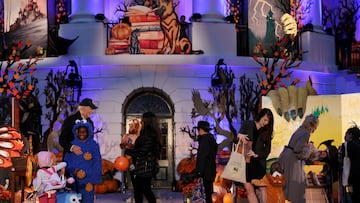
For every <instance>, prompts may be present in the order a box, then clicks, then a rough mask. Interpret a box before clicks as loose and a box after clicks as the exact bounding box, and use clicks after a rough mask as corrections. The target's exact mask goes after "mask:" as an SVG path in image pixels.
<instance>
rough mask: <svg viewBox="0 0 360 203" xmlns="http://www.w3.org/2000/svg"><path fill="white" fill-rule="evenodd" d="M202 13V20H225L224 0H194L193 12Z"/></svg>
mask: <svg viewBox="0 0 360 203" xmlns="http://www.w3.org/2000/svg"><path fill="white" fill-rule="evenodd" d="M194 13H199V14H201V15H202V17H201V21H202V22H225V21H224V1H223V0H207V1H203V0H193V14H194Z"/></svg>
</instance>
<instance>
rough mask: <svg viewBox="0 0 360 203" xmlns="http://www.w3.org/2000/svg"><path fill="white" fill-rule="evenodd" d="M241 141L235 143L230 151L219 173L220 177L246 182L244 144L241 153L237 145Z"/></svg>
mask: <svg viewBox="0 0 360 203" xmlns="http://www.w3.org/2000/svg"><path fill="white" fill-rule="evenodd" d="M240 143H241V142H239V143H238V144H236V145H235V147H234V149H233V150H232V152H231V155H230V159H229V161H228V163H227V164H226V166H225V169H224V171H223V172H222V174H221V177H222V178H225V179H228V180H233V181H236V182H241V183H246V161H245V155H244V148H245V147H244V144H242V145H243V147H242V153H239V152H238V146H239V144H240Z"/></svg>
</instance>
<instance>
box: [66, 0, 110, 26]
mask: <svg viewBox="0 0 360 203" xmlns="http://www.w3.org/2000/svg"><path fill="white" fill-rule="evenodd" d="M99 13H104V2H103V0H91V1H89V0H72V1H71V15H70V23H87V22H95V15H96V14H99Z"/></svg>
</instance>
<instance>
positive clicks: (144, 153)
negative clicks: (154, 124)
mask: <svg viewBox="0 0 360 203" xmlns="http://www.w3.org/2000/svg"><path fill="white" fill-rule="evenodd" d="M125 154H126V155H129V156H131V157H132V159H133V163H135V171H134V174H135V175H137V176H139V177H151V176H154V175H155V173H156V172H157V170H158V169H157V168H156V167H157V165H156V163H157V158H158V154H159V141H158V135H157V133H156V131H155V130H153V129H152V128H150V127H145V128H144V129H142V130H141V131H140V135H139V137H138V138H137V139H136V141H135V148H134V149H131V150H126V151H125Z"/></svg>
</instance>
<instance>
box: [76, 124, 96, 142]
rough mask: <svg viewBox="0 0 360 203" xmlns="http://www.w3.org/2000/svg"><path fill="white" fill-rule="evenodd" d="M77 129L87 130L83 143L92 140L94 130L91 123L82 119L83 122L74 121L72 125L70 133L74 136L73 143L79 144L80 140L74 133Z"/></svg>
mask: <svg viewBox="0 0 360 203" xmlns="http://www.w3.org/2000/svg"><path fill="white" fill-rule="evenodd" d="M79 127H86V128H87V130H88V137H87V138H86V140H85V141H84V142H88V141H89V140H94V129H93V127H92V125H91V123H90V122H88V121H87V120H85V119H83V120H76V121H75V125H74V127H73V129H72V132H73V134H74V135H75V136H74V141H76V142H81V140H79V137H78V136H77V132H76V130H77V129H78V128H79Z"/></svg>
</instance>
